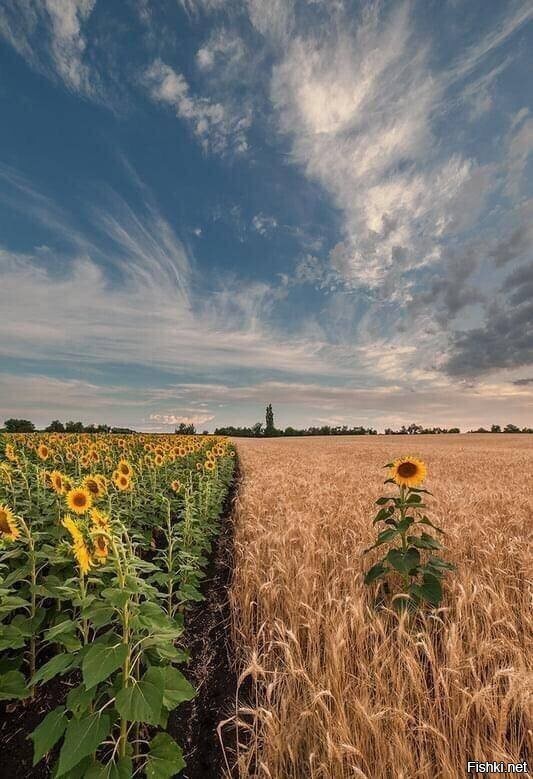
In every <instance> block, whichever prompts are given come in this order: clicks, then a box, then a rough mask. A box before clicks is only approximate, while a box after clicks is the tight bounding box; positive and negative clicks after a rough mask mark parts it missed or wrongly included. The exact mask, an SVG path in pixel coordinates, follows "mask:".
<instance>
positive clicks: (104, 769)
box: [83, 757, 133, 779]
mask: <svg viewBox="0 0 533 779" xmlns="http://www.w3.org/2000/svg"><path fill="white" fill-rule="evenodd" d="M132 776H133V763H132V760H131V757H122V758H120V760H118V761H117V762H116V763H115V762H114V761H111V762H109V763H107V764H106V765H102V763H93V765H92V766H91V767H90V768H89V770H88V771H86V773H85V774H84V776H83V779H131V777H132Z"/></svg>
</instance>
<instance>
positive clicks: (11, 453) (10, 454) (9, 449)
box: [5, 444, 17, 463]
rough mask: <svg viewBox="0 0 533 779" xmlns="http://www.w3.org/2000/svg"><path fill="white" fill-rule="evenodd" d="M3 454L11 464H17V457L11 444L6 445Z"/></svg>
mask: <svg viewBox="0 0 533 779" xmlns="http://www.w3.org/2000/svg"><path fill="white" fill-rule="evenodd" d="M5 454H6V457H7V459H8V460H11V462H12V463H16V462H17V455H16V454H15V449H14V447H13V445H12V444H6V449H5Z"/></svg>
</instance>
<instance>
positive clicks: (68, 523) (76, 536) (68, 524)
mask: <svg viewBox="0 0 533 779" xmlns="http://www.w3.org/2000/svg"><path fill="white" fill-rule="evenodd" d="M61 524H62V525H63V527H64V528H65V529H66V530H68V532H69V533H70V536H71V538H72V540H73V541H74V543H77V542H78V541H83V536H82V533H81V530H80V526H79V524H78V523H77V522H76V520H74V519H72V517H71V516H70V514H65V516H64V517H63V519H62V520H61Z"/></svg>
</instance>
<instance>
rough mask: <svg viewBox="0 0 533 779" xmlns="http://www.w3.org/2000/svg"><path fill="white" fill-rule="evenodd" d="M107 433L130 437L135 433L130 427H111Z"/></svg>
mask: <svg viewBox="0 0 533 779" xmlns="http://www.w3.org/2000/svg"><path fill="white" fill-rule="evenodd" d="M109 432H111V433H119V434H120V435H131V434H132V433H135V430H132V429H131V428H130V427H112V428H111V429H110V431H109Z"/></svg>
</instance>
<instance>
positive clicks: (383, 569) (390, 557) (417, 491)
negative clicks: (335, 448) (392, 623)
mask: <svg viewBox="0 0 533 779" xmlns="http://www.w3.org/2000/svg"><path fill="white" fill-rule="evenodd" d="M391 466H392V463H388V464H387V466H386V467H391ZM391 483H392V484H395V481H394V479H392V478H388V479H386V480H385V484H391ZM422 494H425V495H431V493H430V492H428V490H425V489H421V488H416V487H405V486H400V487H399V495H384V496H382V497H380V498H378V499H377V500H376V505H377V506H379V507H380V508H379V510H378V512H377V514H376V515H375V517H374V519H373V524H374V525H379V524H380V523H383V524H386V525H389V527H387V528H385V529H383V530H378V535H377V538H376V541H375V542H374V544H372V546H370V547H369V548H368V549H365V551H364V554H366V553H367V552H370V551H371V550H373V549H376V548H378V547H381V546H383V545H384V544H388V545H390V547H389V549H388V551H387V553H386V554H385V555H384V556H383V557H382V558H381V559H380V560H379V561H377V562H376V563H375V564H374V565H373V566H372V567H371V568H369V570H368V571H367V572H366V573H365V577H364V582H365V584H367V585H369V586H370V585H373V586H374V585H375V584H376V583H377V584H378V592H379V595H378V599H377V601H376V602H377V603H383V600H384V596H386V595H388V596H390V600H391V604H392V606H393V608H395V609H396V610H398V611H403V610H408V611H416V610H418V609H420V608H423V607H424V606H429V607H436V606H438V605H439V604H440V603H441V601H442V579H443V577H444V575H445V574H446V572H447V571H452V570H454V566H453V565H452V564H451V563H447V562H445V561H444V560H443V559H442V558H440V557H436V556H434V555H433V554H431V555H429V553H433V552H435V551H438V550H441V549H442V545H441V543H440V542H439V541H438V540H437V539H436V538H434V537H433V536H432V535H430V534H429V533H428V532H426V531H425V530H423V529H422V527H420V526H423V527H426V528H428V527H429V528H431V529H433V530H435V531H436V532H437V533H439V534H441V535H443V534H444V533H443V531H442V530H441V528H439V527H437V525H435V524H433V522H431V521H430V520H429V519H428V517H427V516H426V515H425V514H424V513H422V510H423V509H425V508H426V506H425V504H424V502H423V498H422ZM425 555H429V556H428V557H427V558H426V559H424V556H425Z"/></svg>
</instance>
